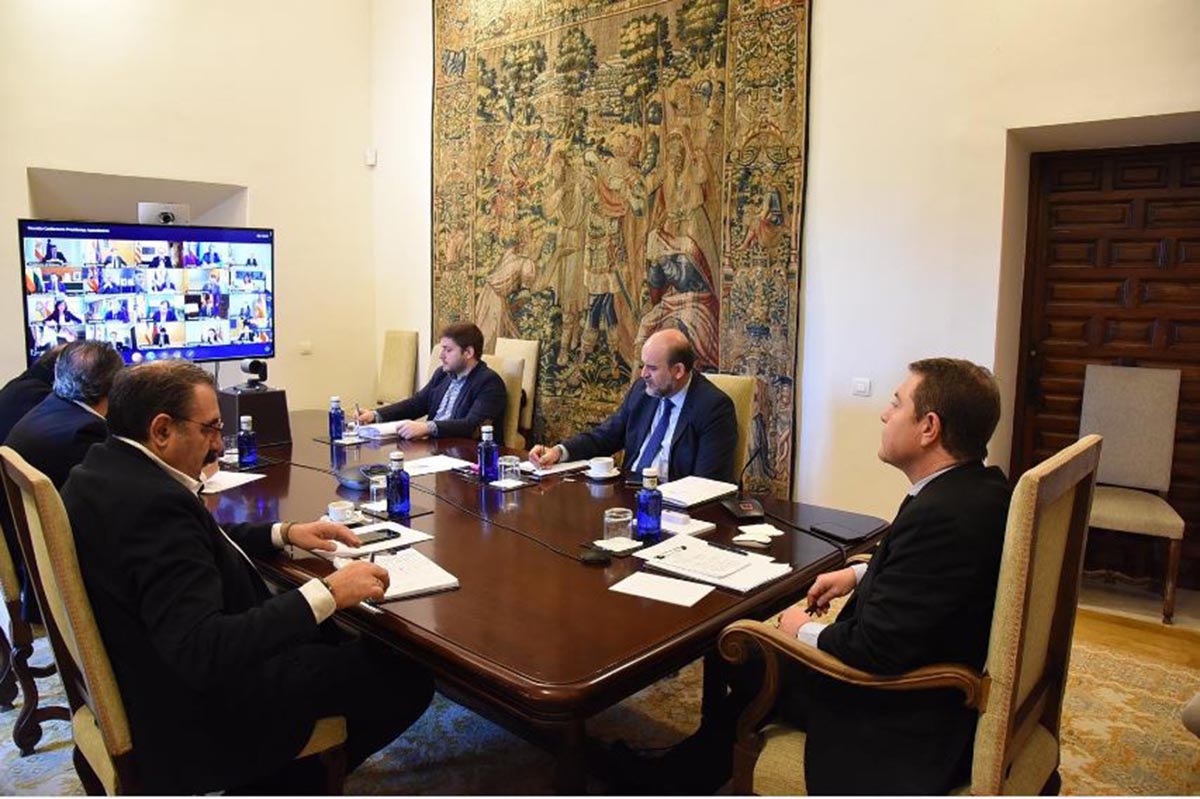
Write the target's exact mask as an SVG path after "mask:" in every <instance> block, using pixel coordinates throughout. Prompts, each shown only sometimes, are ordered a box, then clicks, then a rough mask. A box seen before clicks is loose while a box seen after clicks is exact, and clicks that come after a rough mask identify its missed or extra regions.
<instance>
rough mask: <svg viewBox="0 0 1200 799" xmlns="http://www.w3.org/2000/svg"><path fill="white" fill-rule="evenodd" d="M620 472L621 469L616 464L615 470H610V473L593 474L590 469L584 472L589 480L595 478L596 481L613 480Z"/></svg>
mask: <svg viewBox="0 0 1200 799" xmlns="http://www.w3.org/2000/svg"><path fill="white" fill-rule="evenodd" d="M620 474H621V470H620V469H618V468H616V467H615V466H614V467H613V470H612V471H611V472H609V473H608V474H592V473H591V472H590V471H587V472H584V473H583V476H584V477H586V478H587V479H589V480H595V481H597V482H599V481H601V480H611V479H613V478H614V477H617V476H619V475H620Z"/></svg>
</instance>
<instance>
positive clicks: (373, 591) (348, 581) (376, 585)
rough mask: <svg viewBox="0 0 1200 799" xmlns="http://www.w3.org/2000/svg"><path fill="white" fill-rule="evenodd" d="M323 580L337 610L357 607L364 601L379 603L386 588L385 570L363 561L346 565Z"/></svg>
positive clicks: (386, 577)
mask: <svg viewBox="0 0 1200 799" xmlns="http://www.w3.org/2000/svg"><path fill="white" fill-rule="evenodd" d="M325 580H326V581H327V582H328V583H329V586H330V591H332V592H333V601H334V603H335V604H336V605H337V609H338V610H341V609H342V608H348V607H351V606H352V605H357V604H358V603H359V602H362V601H363V600H364V599H374V600H376V601H379V600H381V599H383V595H384V592H385V591H387V587H388V573H387V569H385V568H383V567H382V566H376V565H375V564H374V563H368V562H367V561H365V560H356V561H354V562H353V563H347V564H346V565H345V566H343V567H342V568H340V569H338V570H337V571H335V572H334V573H333V574H331V575H329V576H328V577H326V578H325Z"/></svg>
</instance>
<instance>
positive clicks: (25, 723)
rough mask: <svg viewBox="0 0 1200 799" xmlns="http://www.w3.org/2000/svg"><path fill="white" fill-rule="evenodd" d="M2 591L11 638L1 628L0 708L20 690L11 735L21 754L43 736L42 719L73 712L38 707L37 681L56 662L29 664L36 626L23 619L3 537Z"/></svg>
mask: <svg viewBox="0 0 1200 799" xmlns="http://www.w3.org/2000/svg"><path fill="white" fill-rule="evenodd" d="M0 591H3V594H4V606H5V607H6V608H7V609H8V637H5V635H4V632H3V631H2V630H0V707H3V709H5V710H12V707H13V704H12V702H13V699H15V698H16V696H17V690H18V688H19V689H20V692H21V712H20V713H19V714H18V715H17V720H16V722H15V723H14V724H13V732H12V737H13V743H15V744H16V745H17V749H18V750H19V751H20V752H21V754H22V755H28V754H32V753H33V750H34V747H35V746H37V743H38V741H40V740H41V739H42V722H43V721H69V720H70V718H71V715H70V712H69V711H68V710H67V708H65V707H62V706H50V707H38V701H39V700H38V688H37V683H36V682H34V680H35V679H37V678H40V677H49V676H51V675H53V674H54V673H55V669H54V664H50V665H47V666H31V665H29V656H30V655H31V654H33V629H32V628H31V627H30V625H29V624H28V623H26V622H25V620H24V619H22V618H21V595H20V588H19V586H18V585H17V569H16V566H15V565H14V564H13V559H12V556H11V555H10V554H9V551H8V544H7V543H5V541H4V538H3V537H0ZM10 639H11V641H10Z"/></svg>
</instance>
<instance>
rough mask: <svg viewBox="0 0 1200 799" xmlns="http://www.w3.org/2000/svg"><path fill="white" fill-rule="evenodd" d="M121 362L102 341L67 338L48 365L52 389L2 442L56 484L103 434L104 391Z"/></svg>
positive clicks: (117, 355) (106, 407) (121, 359)
mask: <svg viewBox="0 0 1200 799" xmlns="http://www.w3.org/2000/svg"><path fill="white" fill-rule="evenodd" d="M124 366H125V360H124V359H123V358H122V357H121V356H120V355H119V354H118V353H117V351H116V350H115V349H113V348H112V347H110V346H109V345H108V343H107V342H103V341H72V342H71V343H70V344H68V345H67V346H66V347H64V348H63V351H62V353H61V354H60V355H59V357H58V362H57V363H56V364H55V366H54V390H53V392H51V394H50V395H49V396H48V397H46V398H45V399H43V400H42V401H41V402H40V403H39V404H38V405H37V406H35V407H34V408H33V409H32V410H31V411H29V413H27V414H25V416H24V417H22V418H21V421H19V422H17V423H16V425H14V426H13V429H12V430H11V431H10V432H9V434H8V438H7V440H6V441H5V442H4V443H5V444H7V445H8V446H10V447H12V448H13V449H15V450H16V451H17V452H18V453H20V455H21V457H22V458H24V459H25V460H27V461H28V462H29V465H30V466H32V467H33V468H35V469H37V470H38V471H39V472H41V473H42V474H44V475H46V476H47V477H49V478H50V482H52V483H54V487H55V488H62V485H63V483H65V482H66V481H67V474H68V473H69V472H70V471H71V467H72V466H74V465H76V464H77V463H80V462H81V461H82V460H83V456H84V455H86V454H87V451H88V450H89V449H90V448H91V446H92V444H96V443H98V442H100V441H103V440H104V439H105V438H107V437H108V424H107V423H106V422H105V420H104V417H105V414H106V413H108V391H109V389H110V388H112V383H113V378H115V377H116V376H117V373H118V372H120V371H121V369H122V368H123V367H124Z"/></svg>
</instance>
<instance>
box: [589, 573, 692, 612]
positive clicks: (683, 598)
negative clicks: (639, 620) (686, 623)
mask: <svg viewBox="0 0 1200 799" xmlns="http://www.w3.org/2000/svg"><path fill="white" fill-rule="evenodd" d="M608 590H609V591H616V592H618V593H621V594H630V595H631V596H640V597H645V598H646V599H656V600H658V601H659V602H670V603H671V604H672V605H682V606H683V607H685V608H690V607H691V606H692V605H694V604H696V603H697V602H699V601H700V600H701V599H704V597H706V596H708V595H709V594H710V593H712V590H713V589H712V586H711V585H700V584H699V583H693V582H689V581H688V580H676V579H675V578H673V577H663V576H662V575H659V574H647V573H646V572H634V573H633V574H631V575H629V576H628V577H626V578H625V579H624V580H622V581H621V582H619V583H614V584H613V585H610V586H609V587H608Z"/></svg>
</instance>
